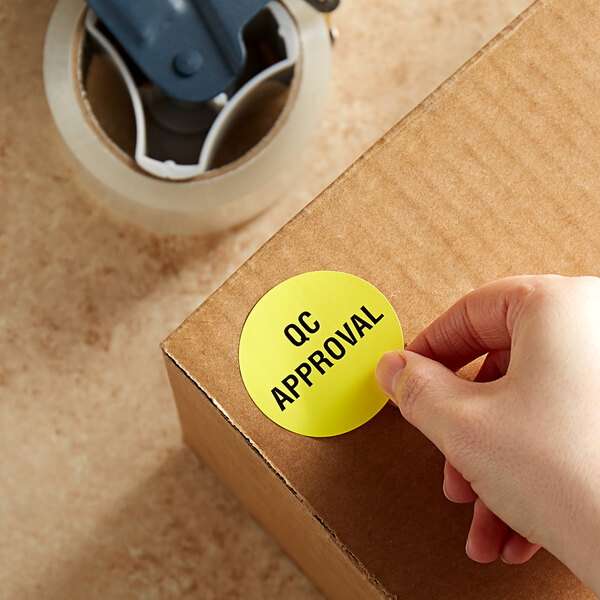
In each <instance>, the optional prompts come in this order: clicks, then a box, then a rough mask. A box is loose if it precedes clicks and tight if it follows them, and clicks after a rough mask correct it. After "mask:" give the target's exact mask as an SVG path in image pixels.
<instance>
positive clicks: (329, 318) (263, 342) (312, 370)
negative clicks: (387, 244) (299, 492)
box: [239, 271, 404, 437]
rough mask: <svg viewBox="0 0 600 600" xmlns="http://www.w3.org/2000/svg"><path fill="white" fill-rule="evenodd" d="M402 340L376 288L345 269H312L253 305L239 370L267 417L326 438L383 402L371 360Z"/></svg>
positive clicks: (373, 411)
mask: <svg viewBox="0 0 600 600" xmlns="http://www.w3.org/2000/svg"><path fill="white" fill-rule="evenodd" d="M403 345H404V342H403V338H402V329H401V328H400V323H399V322H398V317H397V316H396V313H395V312H394V309H393V308H392V306H391V305H390V303H389V302H388V301H387V299H386V298H385V296H383V294H382V293H381V292H380V291H379V290H378V289H377V288H375V287H373V286H372V285H371V284H370V283H367V282H366V281H364V280H363V279H360V278H359V277H356V276H354V275H349V274H348V273H340V272H337V271H314V272H310V273H303V274H302V275H297V276H296V277H292V278H291V279H287V280H286V281H283V282H282V283H280V284H279V285H277V286H275V287H274V288H273V289H272V290H270V291H269V292H267V293H266V294H265V295H264V296H263V297H262V298H261V299H260V300H259V301H258V303H257V304H256V306H255V307H254V308H253V309H252V311H251V312H250V314H249V315H248V318H247V319H246V323H245V324H244V328H243V330H242V335H241V338H240V348H239V358H240V371H241V374H242V379H243V381H244V385H245V386H246V389H247V390H248V393H249V394H250V397H251V398H252V400H253V401H254V403H255V404H256V406H258V408H259V409H260V410H261V411H262V412H263V413H264V414H265V415H266V416H267V417H269V419H271V420H272V421H275V423H277V424H278V425H280V426H281V427H284V428H285V429H289V430H290V431H293V432H295V433H299V434H302V435H307V436H312V437H327V436H333V435H339V434H342V433H346V432H347V431H351V430H353V429H356V428H357V427H360V426H361V425H363V424H364V423H366V422H367V421H368V420H369V419H371V418H372V417H374V416H375V415H376V414H377V413H378V412H379V411H380V410H381V409H382V408H383V407H384V406H385V404H386V402H387V398H386V396H385V394H384V393H383V392H382V391H381V390H380V389H379V386H378V385H377V381H376V380H375V366H376V365H377V361H378V360H379V358H380V357H381V355H382V354H383V353H384V352H386V351H388V350H394V349H399V348H402V347H403Z"/></svg>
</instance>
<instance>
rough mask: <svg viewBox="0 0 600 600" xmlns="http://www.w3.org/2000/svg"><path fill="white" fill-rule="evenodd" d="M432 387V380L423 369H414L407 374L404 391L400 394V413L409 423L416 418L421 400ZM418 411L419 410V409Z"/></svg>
mask: <svg viewBox="0 0 600 600" xmlns="http://www.w3.org/2000/svg"><path fill="white" fill-rule="evenodd" d="M430 385H431V379H430V378H429V377H428V376H427V373H424V372H423V370H421V369H412V370H411V371H410V372H409V373H407V375H406V377H405V379H404V381H403V385H402V390H401V392H400V394H399V398H398V400H399V404H400V412H401V413H402V415H403V416H404V418H405V419H406V420H407V421H410V422H412V421H413V420H414V416H415V409H416V407H417V406H418V403H419V398H420V397H421V396H423V394H424V392H425V390H426V389H427V388H428V386H430ZM417 410H418V409H417Z"/></svg>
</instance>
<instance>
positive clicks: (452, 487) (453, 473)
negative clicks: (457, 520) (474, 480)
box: [444, 460, 477, 504]
mask: <svg viewBox="0 0 600 600" xmlns="http://www.w3.org/2000/svg"><path fill="white" fill-rule="evenodd" d="M444 496H446V498H448V500H450V501H451V502H458V503H460V504H465V503H467V502H473V501H474V500H475V499H476V498H477V494H476V493H475V492H474V491H473V488H472V487H471V484H470V483H469V482H468V481H467V480H466V479H465V478H464V477H463V476H462V475H461V474H460V473H459V472H458V471H457V470H456V469H455V468H454V467H453V466H452V465H451V464H450V463H449V462H448V461H447V460H446V464H445V465H444Z"/></svg>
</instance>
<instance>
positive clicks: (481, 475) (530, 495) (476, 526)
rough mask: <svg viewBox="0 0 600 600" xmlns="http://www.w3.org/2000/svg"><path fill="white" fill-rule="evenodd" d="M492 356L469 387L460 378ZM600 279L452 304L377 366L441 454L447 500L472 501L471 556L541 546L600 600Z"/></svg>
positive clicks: (515, 287) (529, 283)
mask: <svg viewBox="0 0 600 600" xmlns="http://www.w3.org/2000/svg"><path fill="white" fill-rule="evenodd" d="M486 353H487V356H486V358H485V360H484V362H483V365H482V366H481V369H480V370H479V373H478V375H477V377H476V380H475V382H470V381H465V380H464V379H461V378H459V377H457V376H456V375H455V371H457V370H458V369H460V368H461V367H463V366H464V365H466V364H468V363H469V362H471V361H472V360H474V359H476V358H477V357H479V356H482V355H484V354H486ZM599 363H600V279H597V278H594V277H578V278H569V277H559V276H555V275H544V276H523V277H510V278H507V279H501V280H499V281H495V282H493V283H490V284H487V285H485V286H483V287H481V288H479V289H477V290H475V291H473V292H471V293H470V294H468V295H467V296H465V297H464V298H462V299H461V300H459V301H458V302H457V303H456V304H455V305H454V306H452V307H451V308H450V309H449V310H448V311H447V312H446V313H444V314H443V315H442V316H441V317H439V318H438V319H437V320H436V321H435V322H434V323H432V324H431V325H430V326H429V327H428V328H427V329H425V331H423V333H421V334H420V335H419V336H418V337H417V338H416V339H415V340H414V341H413V342H412V343H411V344H410V345H409V346H408V348H407V350H406V351H395V352H388V353H386V354H385V355H384V356H383V358H382V359H381V360H380V361H379V364H378V365H377V371H376V375H377V379H378V381H379V384H380V386H381V388H382V389H383V391H384V392H385V393H386V394H387V395H388V396H389V397H390V398H391V399H392V400H393V401H394V402H395V403H396V404H397V405H398V406H399V408H400V411H401V412H402V414H403V415H404V417H405V418H406V420H407V421H409V422H410V423H412V424H413V425H415V426H416V427H417V428H419V429H420V430H421V431H422V432H423V433H424V434H425V435H426V436H427V437H428V438H429V439H430V440H431V441H432V442H433V443H434V444H435V445H436V446H437V447H438V448H439V449H440V450H441V452H442V453H443V454H444V456H445V457H446V466H445V468H444V493H445V494H446V496H447V497H448V498H449V499H450V500H452V501H454V502H473V501H474V503H475V505H474V513H473V520H472V524H471V528H470V531H469V534H468V539H467V548H466V551H467V554H468V555H469V556H470V557H471V558H472V559H473V560H476V561H478V562H491V561H494V560H496V559H497V558H498V557H499V556H501V557H502V558H503V560H504V561H505V562H508V563H521V562H525V561H527V560H528V559H529V558H531V556H533V554H534V553H535V552H536V551H537V549H538V548H539V547H540V546H544V547H545V548H546V549H547V550H549V551H550V552H552V553H553V554H554V555H555V556H556V557H558V558H559V559H560V560H562V561H563V562H564V563H565V564H566V565H567V566H568V567H569V568H571V570H572V571H573V572H574V573H575V574H576V575H578V576H579V577H580V578H581V579H582V580H583V581H584V583H586V584H587V585H589V586H590V587H591V588H592V590H594V591H595V593H596V594H598V592H599V591H600V369H599V368H598V367H599Z"/></svg>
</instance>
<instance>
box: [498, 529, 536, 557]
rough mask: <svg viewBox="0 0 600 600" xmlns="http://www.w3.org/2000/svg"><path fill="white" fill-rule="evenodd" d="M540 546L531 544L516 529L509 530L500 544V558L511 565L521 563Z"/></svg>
mask: <svg viewBox="0 0 600 600" xmlns="http://www.w3.org/2000/svg"><path fill="white" fill-rule="evenodd" d="M540 548H541V546H538V545H537V544H532V543H531V542H530V541H529V540H527V539H526V538H524V537H523V536H522V535H521V534H519V533H517V532H516V531H511V532H510V533H509V534H508V536H507V538H506V540H505V541H504V545H503V546H502V551H501V556H502V560H503V561H504V562H506V563H509V564H511V565H521V564H523V563H525V562H527V561H528V560H529V559H530V558H531V557H532V556H533V555H534V554H535V553H536V552H537V551H538V550H539V549H540Z"/></svg>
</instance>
